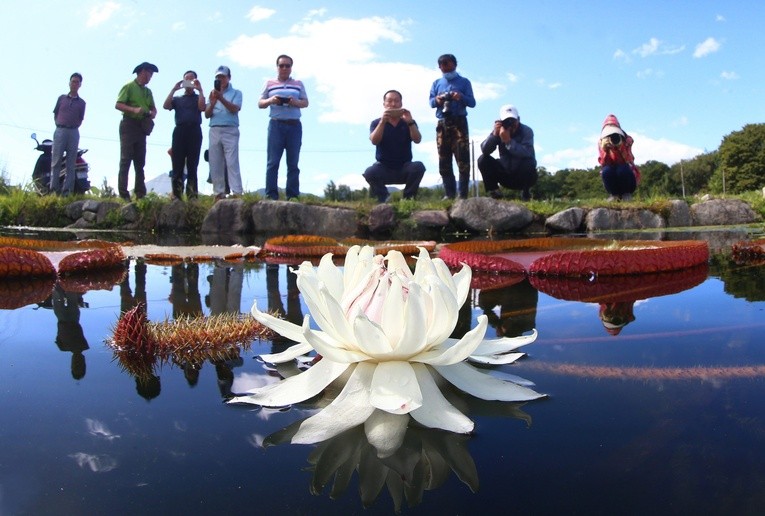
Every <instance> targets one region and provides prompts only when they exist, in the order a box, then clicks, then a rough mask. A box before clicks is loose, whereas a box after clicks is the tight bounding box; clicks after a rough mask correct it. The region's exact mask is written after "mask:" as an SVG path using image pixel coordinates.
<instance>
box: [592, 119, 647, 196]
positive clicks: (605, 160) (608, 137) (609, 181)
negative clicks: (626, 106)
mask: <svg viewBox="0 0 765 516" xmlns="http://www.w3.org/2000/svg"><path fill="white" fill-rule="evenodd" d="M632 143H633V139H632V136H629V135H628V134H627V133H625V132H624V130H623V129H622V128H621V125H619V120H618V119H617V118H616V117H615V116H614V115H608V116H607V117H606V119H605V120H604V121H603V128H602V129H601V131H600V140H599V142H598V163H600V166H601V169H600V177H601V179H602V180H603V186H604V187H605V188H606V191H607V192H608V194H609V197H608V200H609V201H631V200H632V194H633V193H634V192H635V189H636V188H637V185H638V183H639V182H640V170H638V168H637V167H636V166H635V157H634V156H633V155H632Z"/></svg>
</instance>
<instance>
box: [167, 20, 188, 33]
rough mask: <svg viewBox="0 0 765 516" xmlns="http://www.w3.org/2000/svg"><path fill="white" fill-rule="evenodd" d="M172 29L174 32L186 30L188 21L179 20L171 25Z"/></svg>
mask: <svg viewBox="0 0 765 516" xmlns="http://www.w3.org/2000/svg"><path fill="white" fill-rule="evenodd" d="M170 30H172V31H173V32H180V31H183V30H186V22H182V21H178V22H175V23H173V24H172V25H171V26H170Z"/></svg>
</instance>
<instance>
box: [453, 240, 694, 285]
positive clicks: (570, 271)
mask: <svg viewBox="0 0 765 516" xmlns="http://www.w3.org/2000/svg"><path fill="white" fill-rule="evenodd" d="M439 256H440V257H441V259H443V260H444V262H446V264H447V265H449V266H450V267H459V266H460V265H461V264H462V263H466V264H467V265H469V266H470V267H471V268H472V269H473V270H474V271H486V272H496V273H503V274H530V275H552V276H585V277H592V276H600V275H603V276H613V275H625V274H645V273H651V272H662V271H671V270H678V269H685V268H688V267H693V266H695V265H701V264H705V263H707V262H708V260H709V247H708V245H707V243H706V242H703V241H695V240H683V241H653V240H604V239H592V238H586V239H585V238H532V239H527V240H499V241H469V242H457V243H453V244H446V245H444V246H443V247H442V248H441V251H440V253H439Z"/></svg>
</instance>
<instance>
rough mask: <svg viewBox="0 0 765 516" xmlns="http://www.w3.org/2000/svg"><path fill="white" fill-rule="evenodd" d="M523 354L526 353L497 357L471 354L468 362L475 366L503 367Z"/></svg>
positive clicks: (505, 354)
mask: <svg viewBox="0 0 765 516" xmlns="http://www.w3.org/2000/svg"><path fill="white" fill-rule="evenodd" d="M525 354H526V353H504V354H499V355H477V354H472V355H470V356H469V357H468V360H469V361H470V362H474V363H476V364H490V365H505V364H512V363H513V362H515V361H516V360H518V359H519V358H521V357H522V356H524V355H525Z"/></svg>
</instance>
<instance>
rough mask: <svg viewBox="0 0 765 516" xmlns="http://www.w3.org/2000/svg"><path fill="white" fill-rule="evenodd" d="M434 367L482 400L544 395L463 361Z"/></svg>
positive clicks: (521, 398) (459, 387)
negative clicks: (484, 371) (496, 376)
mask: <svg viewBox="0 0 765 516" xmlns="http://www.w3.org/2000/svg"><path fill="white" fill-rule="evenodd" d="M434 369H435V370H436V371H438V373H439V374H440V375H441V376H443V377H444V378H445V379H446V380H447V381H448V382H449V383H451V384H452V385H454V386H455V387H457V388H458V389H462V390H463V391H465V392H467V393H468V394H472V395H473V396H475V397H476V398H481V399H483V400H499V401H530V400H535V399H538V398H542V397H544V396H545V395H544V394H540V393H538V392H536V391H533V390H531V389H529V388H527V387H523V386H520V385H516V384H514V383H512V382H506V381H503V380H499V379H497V378H494V377H493V376H490V375H488V374H486V373H482V372H480V371H479V370H478V369H476V368H475V367H473V366H471V365H468V364H465V363H459V364H454V365H450V366H445V367H440V366H439V367H434Z"/></svg>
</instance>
